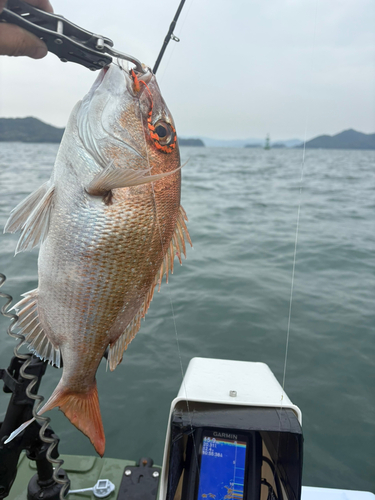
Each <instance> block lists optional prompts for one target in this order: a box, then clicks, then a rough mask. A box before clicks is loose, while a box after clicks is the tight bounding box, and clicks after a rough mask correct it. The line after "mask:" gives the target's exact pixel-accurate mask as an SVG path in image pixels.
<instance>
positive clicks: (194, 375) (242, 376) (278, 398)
mask: <svg viewBox="0 0 375 500" xmlns="http://www.w3.org/2000/svg"><path fill="white" fill-rule="evenodd" d="M231 394H232V396H231ZM233 394H236V395H235V396H234V395H233ZM186 400H187V401H196V402H203V403H213V404H225V405H239V406H256V407H263V408H264V407H271V408H283V409H285V408H290V409H291V410H293V411H294V412H295V414H296V416H297V418H298V421H299V423H300V424H302V413H301V410H300V409H299V408H298V406H296V405H294V404H293V403H292V402H291V401H290V399H289V398H288V396H287V395H286V394H285V392H284V391H283V388H282V387H281V385H280V384H279V382H278V381H277V380H276V377H275V376H274V374H273V373H272V372H271V370H270V368H269V367H268V366H267V365H266V364H265V363H253V362H249V361H233V360H227V359H212V358H193V359H192V360H191V361H190V363H189V366H188V368H187V370H186V373H185V377H184V379H183V381H182V384H181V387H180V390H179V392H178V395H177V398H175V399H174V400H173V401H172V404H171V410H170V413H169V420H168V427H167V435H166V440H165V447H164V459H163V468H162V475H161V479H160V492H159V499H160V500H165V498H166V494H167V478H168V471H169V446H170V429H171V417H172V413H173V410H174V408H175V406H176V404H177V403H178V402H179V401H186Z"/></svg>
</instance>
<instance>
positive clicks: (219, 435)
mask: <svg viewBox="0 0 375 500" xmlns="http://www.w3.org/2000/svg"><path fill="white" fill-rule="evenodd" d="M213 435H214V436H215V437H217V438H227V439H235V440H236V441H237V434H227V433H226V432H213Z"/></svg>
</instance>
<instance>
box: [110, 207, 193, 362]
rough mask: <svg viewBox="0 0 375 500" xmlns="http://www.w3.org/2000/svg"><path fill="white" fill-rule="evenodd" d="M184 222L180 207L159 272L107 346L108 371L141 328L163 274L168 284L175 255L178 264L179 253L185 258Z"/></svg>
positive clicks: (183, 214) (186, 237)
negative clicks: (124, 326) (143, 298)
mask: <svg viewBox="0 0 375 500" xmlns="http://www.w3.org/2000/svg"><path fill="white" fill-rule="evenodd" d="M185 220H186V221H187V220H188V219H187V217H186V213H185V210H184V209H183V208H182V207H181V206H180V210H179V213H178V216H177V221H176V226H175V230H174V233H173V235H172V238H171V242H170V245H169V247H168V250H167V252H166V254H165V256H164V260H163V262H162V264H161V266H160V270H159V271H158V272H157V273H156V276H155V280H154V282H153V283H152V285H151V287H150V290H149V291H148V293H147V295H146V297H145V300H144V302H143V304H142V306H141V308H140V309H139V311H138V312H137V313H136V314H135V316H134V318H133V319H132V320H131V322H130V323H129V324H128V326H127V327H126V329H125V331H124V333H123V334H121V335H120V337H119V338H118V339H117V340H116V342H114V343H113V344H111V345H110V346H109V354H108V363H109V369H110V370H111V371H113V370H114V369H115V368H116V366H117V365H118V364H120V363H121V361H122V358H123V355H124V351H125V350H126V349H127V347H128V345H129V344H130V342H131V341H132V340H133V339H134V337H135V336H136V334H137V332H138V330H139V329H140V327H141V319H142V318H144V317H145V315H146V313H147V311H148V308H149V307H150V303H151V301H152V298H153V296H154V291H155V287H156V286H157V285H159V290H160V287H161V282H162V279H163V276H164V274H165V275H166V281H167V283H168V273H169V271H171V273H172V274H173V261H174V258H175V256H176V255H177V257H178V260H179V262H180V264H181V263H182V261H181V251H182V253H183V254H184V256H185V258H186V248H185V239H186V240H187V241H188V242H189V243H190V245H191V246H192V243H191V239H190V235H189V232H188V230H187V227H186V224H185Z"/></svg>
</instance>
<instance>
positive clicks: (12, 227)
mask: <svg viewBox="0 0 375 500" xmlns="http://www.w3.org/2000/svg"><path fill="white" fill-rule="evenodd" d="M47 191H48V182H45V183H44V184H42V185H41V186H40V188H38V189H37V190H36V191H34V192H33V193H31V194H30V195H29V196H28V197H27V198H25V199H24V200H23V201H21V203H19V204H18V205H17V206H16V208H13V210H12V211H11V213H10V217H9V219H8V221H7V223H6V224H5V227H4V233H15V232H16V231H18V230H19V229H21V227H22V226H23V225H24V224H25V222H26V220H27V218H28V217H29V215H30V214H31V212H32V211H33V210H34V208H35V207H36V206H37V205H38V203H39V202H40V200H41V199H42V198H43V196H44V195H45V194H46V192H47Z"/></svg>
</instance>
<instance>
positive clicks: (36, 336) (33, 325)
mask: <svg viewBox="0 0 375 500" xmlns="http://www.w3.org/2000/svg"><path fill="white" fill-rule="evenodd" d="M23 297H24V298H23V299H22V300H20V301H19V302H18V303H17V304H16V305H15V306H13V308H12V309H15V310H16V311H17V315H18V320H17V322H16V324H15V327H18V328H20V333H21V334H22V335H24V337H25V340H24V341H23V343H24V344H25V345H27V348H28V349H29V350H30V351H31V352H32V353H33V354H35V355H36V356H38V357H39V358H40V359H43V360H46V361H48V362H49V363H50V364H51V365H55V366H57V367H58V368H60V364H61V354H60V349H59V348H58V347H56V346H55V345H53V343H52V342H51V341H50V339H49V338H48V337H47V335H46V334H45V332H44V330H43V327H42V325H41V324H40V321H39V316H38V289H35V290H31V291H30V292H27V293H25V294H24V295H23Z"/></svg>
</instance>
